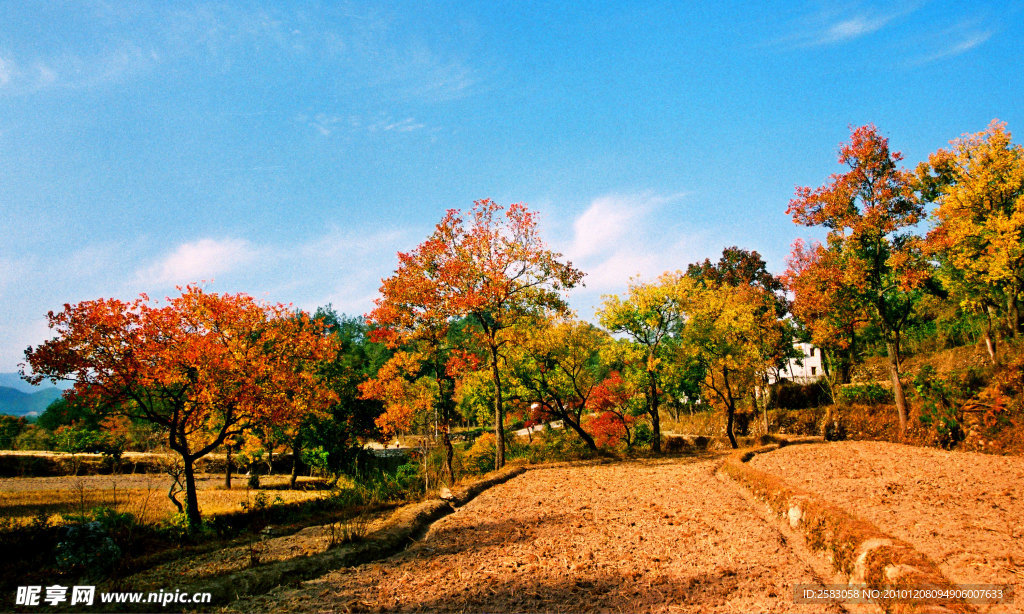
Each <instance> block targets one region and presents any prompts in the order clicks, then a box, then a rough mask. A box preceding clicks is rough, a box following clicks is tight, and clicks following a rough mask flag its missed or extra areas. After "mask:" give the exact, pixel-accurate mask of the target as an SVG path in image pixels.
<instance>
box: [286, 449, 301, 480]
mask: <svg viewBox="0 0 1024 614" xmlns="http://www.w3.org/2000/svg"><path fill="white" fill-rule="evenodd" d="M301 449H302V448H301V447H300V446H299V444H298V442H295V443H293V444H292V477H291V479H290V480H289V481H288V488H291V489H292V490H295V483H296V482H297V481H298V479H299V451H300V450H301Z"/></svg>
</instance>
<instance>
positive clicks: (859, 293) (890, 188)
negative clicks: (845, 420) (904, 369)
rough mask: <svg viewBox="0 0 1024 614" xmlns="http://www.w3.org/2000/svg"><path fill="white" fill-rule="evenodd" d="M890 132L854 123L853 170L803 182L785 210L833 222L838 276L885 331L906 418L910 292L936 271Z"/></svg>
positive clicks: (811, 222)
mask: <svg viewBox="0 0 1024 614" xmlns="http://www.w3.org/2000/svg"><path fill="white" fill-rule="evenodd" d="M902 159H903V157H902V155H900V153H899V152H895V151H891V150H890V149H889V140H888V139H887V138H885V137H883V136H882V135H881V134H879V132H878V130H877V129H876V128H875V127H874V126H871V125H868V126H861V127H860V128H856V129H854V130H853V133H852V134H851V135H850V142H849V143H843V144H842V145H840V147H839V163H840V164H842V165H844V166H846V167H847V168H848V170H847V171H846V172H844V173H838V174H834V175H832V176H831V177H830V178H829V180H828V182H826V183H825V184H824V185H822V186H821V187H819V188H817V189H811V188H808V187H800V188H797V189H796V196H795V197H794V198H793V200H791V201H790V203H789V209H788V210H787V211H786V212H787V213H788V214H790V215H792V216H793V221H794V222H796V223H797V224H803V225H804V226H824V227H825V228H827V229H828V238H827V241H826V245H825V250H826V251H827V252H828V257H827V259H823V260H822V261H823V262H827V263H828V264H829V266H830V267H835V269H836V273H837V275H836V279H837V281H838V284H839V285H840V286H841V287H842V288H843V289H844V291H845V292H846V293H847V294H848V295H849V297H850V298H851V299H852V300H854V301H855V302H856V304H858V305H862V306H863V307H864V308H865V310H866V312H867V315H868V316H869V317H870V318H871V319H872V320H873V321H874V323H875V324H876V325H877V326H878V327H879V329H880V330H881V332H882V336H883V338H884V340H885V347H886V352H887V354H888V357H889V376H890V379H891V380H892V387H893V396H894V397H895V399H896V410H897V413H898V416H899V423H900V432H904V431H905V430H906V426H907V402H906V397H905V395H904V393H903V385H902V384H901V382H900V337H901V335H902V332H903V328H904V325H905V324H906V322H907V319H908V317H909V316H910V311H911V308H912V305H913V296H912V292H913V291H914V290H916V289H918V288H920V287H921V286H922V285H923V284H924V282H925V281H926V280H927V279H928V277H929V276H930V274H931V271H930V268H929V267H928V265H927V263H926V262H925V260H924V258H923V257H922V254H921V240H920V238H919V237H917V236H916V235H914V234H913V233H912V232H910V231H909V229H910V228H912V227H913V226H914V225H915V224H917V223H918V222H919V221H920V220H921V219H922V216H923V214H924V206H923V204H922V202H921V199H920V198H919V196H918V194H917V192H916V191H915V190H916V187H917V185H918V183H917V181H916V178H915V177H914V175H913V174H912V173H910V172H909V171H906V170H904V169H901V168H899V167H898V166H897V164H898V163H899V162H900V161H901V160H902Z"/></svg>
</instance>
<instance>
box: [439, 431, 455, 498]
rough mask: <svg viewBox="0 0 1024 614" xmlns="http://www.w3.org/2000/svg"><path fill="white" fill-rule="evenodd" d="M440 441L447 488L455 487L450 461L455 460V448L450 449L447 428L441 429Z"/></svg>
mask: <svg viewBox="0 0 1024 614" xmlns="http://www.w3.org/2000/svg"><path fill="white" fill-rule="evenodd" d="M441 441H442V442H443V443H444V473H445V477H447V478H448V486H449V487H454V486H455V470H454V469H452V459H454V458H455V448H454V447H452V438H451V437H450V436H449V435H448V426H447V425H443V426H442V428H441Z"/></svg>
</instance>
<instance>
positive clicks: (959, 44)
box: [910, 30, 993, 66]
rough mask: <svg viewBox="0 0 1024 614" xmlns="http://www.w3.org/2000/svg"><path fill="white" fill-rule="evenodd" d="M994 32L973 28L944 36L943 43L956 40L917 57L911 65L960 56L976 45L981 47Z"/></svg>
mask: <svg viewBox="0 0 1024 614" xmlns="http://www.w3.org/2000/svg"><path fill="white" fill-rule="evenodd" d="M992 34H993V33H992V31H990V30H986V31H977V30H971V31H966V32H960V33H957V34H950V35H948V36H944V37H942V41H943V43H948V41H949V40H950V39H952V40H955V41H956V42H955V43H953V44H951V45H948V46H946V47H944V48H941V49H939V50H938V51H936V52H934V53H932V54H930V55H926V56H923V57H920V58H917V59H916V60H913V61H911V62H910V65H911V66H920V65H922V64H928V63H930V62H935V61H937V60H943V59H946V58H951V57H955V56H958V55H960V54H962V53H966V52H968V51H970V50H971V49H974V48H975V47H979V46H980V45H982V44H984V43H985V42H986V41H988V40H989V39H990V38H992Z"/></svg>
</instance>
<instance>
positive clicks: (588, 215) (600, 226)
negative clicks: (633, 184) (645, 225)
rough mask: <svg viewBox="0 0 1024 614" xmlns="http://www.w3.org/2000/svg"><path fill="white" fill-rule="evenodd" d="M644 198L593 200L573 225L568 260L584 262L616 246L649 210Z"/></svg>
mask: <svg viewBox="0 0 1024 614" xmlns="http://www.w3.org/2000/svg"><path fill="white" fill-rule="evenodd" d="M652 204H653V203H652V202H651V197H650V196H648V195H632V196H622V195H617V194H616V195H607V196H601V197H599V198H596V199H594V200H593V202H591V203H590V206H589V207H587V210H586V211H584V212H583V214H582V215H580V216H579V217H577V218H576V221H575V222H573V225H572V226H573V240H572V244H571V245H570V247H569V248H568V250H567V253H568V255H569V256H570V257H571V258H577V259H578V258H586V257H587V256H591V255H593V254H595V253H596V252H600V251H605V250H607V249H608V248H609V246H614V245H616V244H618V243H619V241H620V239H621V238H622V237H623V236H624V235H626V234H628V233H629V229H630V227H631V226H633V225H635V224H636V221H637V220H638V219H640V218H643V217H644V216H645V215H647V213H648V212H649V211H650V209H651V207H652Z"/></svg>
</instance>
